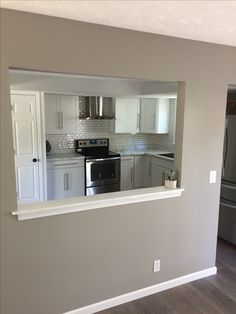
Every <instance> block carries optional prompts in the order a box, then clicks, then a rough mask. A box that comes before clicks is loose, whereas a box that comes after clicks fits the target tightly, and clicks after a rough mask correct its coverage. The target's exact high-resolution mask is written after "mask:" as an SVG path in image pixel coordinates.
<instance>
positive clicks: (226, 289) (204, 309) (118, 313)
mask: <svg viewBox="0 0 236 314" xmlns="http://www.w3.org/2000/svg"><path fill="white" fill-rule="evenodd" d="M216 266H217V269H218V273H217V275H213V276H210V277H207V278H204V279H200V280H197V281H195V282H192V283H188V284H185V285H182V286H180V287H176V288H173V289H170V290H167V291H163V292H160V293H158V294H154V295H151V296H148V297H145V298H142V299H139V300H136V301H133V302H129V303H126V304H123V305H120V306H117V307H114V308H112V309H109V310H106V311H101V312H99V313H100V314H144V313H145V314H162V313H169V314H195V313H196V314H200V313H205V314H220V313H221V314H233V313H236V246H234V245H232V244H230V243H228V242H226V241H224V240H221V239H218V247H217V259H216Z"/></svg>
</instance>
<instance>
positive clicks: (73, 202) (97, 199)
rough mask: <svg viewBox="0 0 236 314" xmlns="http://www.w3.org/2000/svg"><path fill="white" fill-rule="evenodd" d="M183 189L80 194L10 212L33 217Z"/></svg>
mask: <svg viewBox="0 0 236 314" xmlns="http://www.w3.org/2000/svg"><path fill="white" fill-rule="evenodd" d="M183 191H184V189H183V188H176V189H167V188H165V187H164V186H159V187H153V188H145V189H137V190H130V191H122V192H113V193H107V194H97V195H91V196H80V197H73V198H70V199H62V200H54V201H47V202H43V203H33V204H27V205H20V206H18V210H15V211H13V212H12V215H14V216H17V217H18V220H25V219H33V218H40V217H47V216H54V215H61V214H68V213H75V212H80V211H85V210H92V209H98V208H105V207H112V206H119V205H125V204H132V203H140V202H146V201H153V200H159V199H165V198H171V197H178V196H181V194H182V192H183Z"/></svg>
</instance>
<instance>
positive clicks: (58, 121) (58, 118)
mask: <svg viewBox="0 0 236 314" xmlns="http://www.w3.org/2000/svg"><path fill="white" fill-rule="evenodd" d="M57 125H58V129H60V128H61V119H60V111H58V113H57Z"/></svg>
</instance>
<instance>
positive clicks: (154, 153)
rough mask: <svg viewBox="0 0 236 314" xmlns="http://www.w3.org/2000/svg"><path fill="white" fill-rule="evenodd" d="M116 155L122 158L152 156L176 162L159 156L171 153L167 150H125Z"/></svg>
mask: <svg viewBox="0 0 236 314" xmlns="http://www.w3.org/2000/svg"><path fill="white" fill-rule="evenodd" d="M115 152H116V153H118V154H120V155H121V157H122V156H151V157H157V158H161V159H165V160H170V161H172V160H174V159H173V158H170V157H165V156H161V155H159V154H168V153H171V152H170V151H167V150H159V149H147V150H123V151H115Z"/></svg>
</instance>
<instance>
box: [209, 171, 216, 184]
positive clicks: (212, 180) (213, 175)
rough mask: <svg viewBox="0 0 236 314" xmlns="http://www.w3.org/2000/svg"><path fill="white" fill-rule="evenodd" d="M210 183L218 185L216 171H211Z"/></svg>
mask: <svg viewBox="0 0 236 314" xmlns="http://www.w3.org/2000/svg"><path fill="white" fill-rule="evenodd" d="M209 182H210V183H216V171H215V170H212V171H210V178H209Z"/></svg>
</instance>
